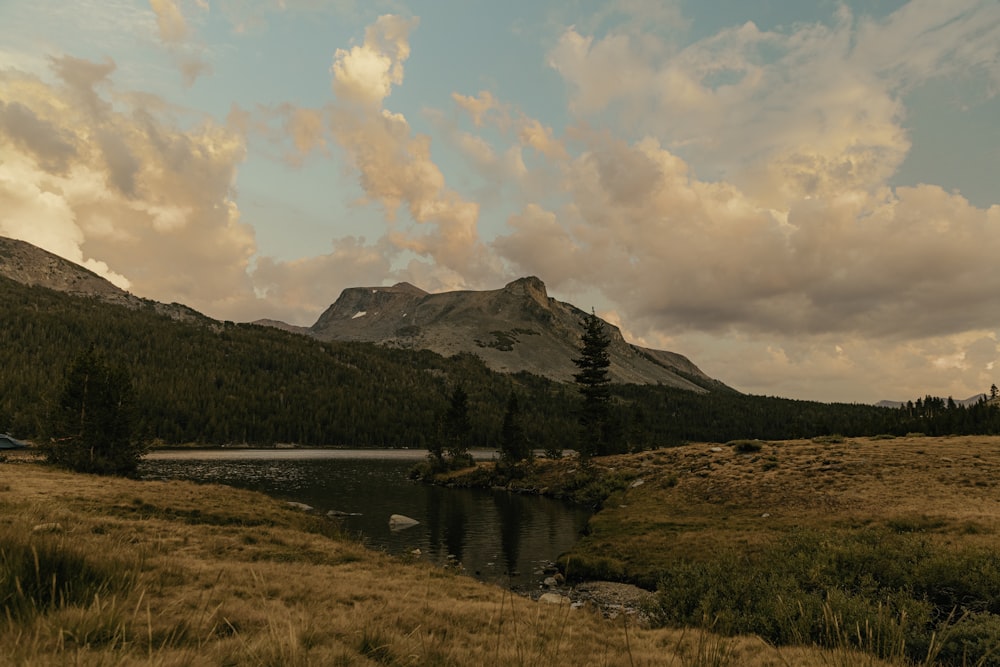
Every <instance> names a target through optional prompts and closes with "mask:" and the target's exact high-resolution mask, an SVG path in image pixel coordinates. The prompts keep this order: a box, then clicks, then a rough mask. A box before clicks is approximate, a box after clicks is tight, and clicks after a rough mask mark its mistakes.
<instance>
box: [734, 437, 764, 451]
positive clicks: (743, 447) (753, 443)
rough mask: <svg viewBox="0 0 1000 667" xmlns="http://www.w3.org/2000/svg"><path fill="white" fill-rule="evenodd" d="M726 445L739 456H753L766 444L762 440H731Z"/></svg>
mask: <svg viewBox="0 0 1000 667" xmlns="http://www.w3.org/2000/svg"><path fill="white" fill-rule="evenodd" d="M726 445H727V446H729V447H732V448H733V451H735V452H737V453H739V454H753V453H754V452H759V451H760V450H761V449H763V448H764V443H763V442H761V441H760V440H730V441H729V442H727V443H726Z"/></svg>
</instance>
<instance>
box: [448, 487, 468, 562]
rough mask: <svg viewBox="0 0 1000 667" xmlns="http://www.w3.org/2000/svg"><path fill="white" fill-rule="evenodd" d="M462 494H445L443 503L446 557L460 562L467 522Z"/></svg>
mask: <svg viewBox="0 0 1000 667" xmlns="http://www.w3.org/2000/svg"><path fill="white" fill-rule="evenodd" d="M463 496H464V494H458V493H449V494H445V496H444V497H445V503H444V516H445V524H444V543H445V545H446V546H447V547H448V555H450V556H454V557H455V558H456V559H457V560H458V562H459V563H461V562H462V553H463V550H464V547H465V533H466V527H467V525H468V520H467V517H466V511H465V509H466V508H465V498H464V497H463Z"/></svg>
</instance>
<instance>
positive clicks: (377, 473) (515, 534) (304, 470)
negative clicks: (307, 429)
mask: <svg viewBox="0 0 1000 667" xmlns="http://www.w3.org/2000/svg"><path fill="white" fill-rule="evenodd" d="M475 454H476V455H477V457H478V458H486V459H488V458H490V457H491V456H492V452H476V453H475ZM425 456H426V452H423V451H420V450H297V449H290V450H281V449H277V450H275V449H268V450H246V449H232V450H202V451H197V450H195V451H159V452H153V453H151V454H150V455H148V456H147V457H146V458H145V459H144V461H143V462H142V464H141V466H140V474H141V475H142V476H143V477H145V478H147V479H185V480H193V481H197V482H213V483H220V484H228V485H231V486H236V487H241V488H245V489H252V490H254V491H261V492H264V493H267V494H269V495H271V496H275V497H277V498H281V499H284V500H291V501H295V502H300V503H305V504H307V505H311V506H312V507H314V508H316V510H318V511H319V512H321V513H324V514H325V513H326V512H329V511H336V512H346V513H349V514H352V515H353V516H346V517H343V518H341V519H340V520H341V521H343V524H344V526H345V527H346V529H347V530H348V531H349V532H351V533H353V534H358V535H361V536H362V537H363V539H364V540H365V542H366V544H367V545H368V546H370V547H372V548H375V549H383V550H385V551H387V552H389V553H391V554H395V555H401V554H408V553H411V552H412V551H414V550H415V549H419V550H420V552H421V556H420V557H421V558H427V559H430V560H432V561H434V562H436V563H439V564H442V565H444V564H447V563H448V562H449V556H450V557H452V558H451V559H450V560H451V561H457V562H459V563H461V564H462V566H463V568H464V570H465V572H467V573H468V574H471V575H473V576H475V577H477V578H479V579H482V580H484V581H491V582H496V583H500V584H503V585H507V586H511V587H514V588H527V587H533V586H535V585H537V584H538V583H540V582H541V580H542V578H543V577H542V574H541V569H542V567H544V566H545V564H547V563H549V562H551V561H553V560H555V559H556V557H557V556H559V554H561V553H563V552H565V551H567V550H569V548H570V547H572V546H573V544H574V543H575V542H576V540H577V538H578V537H579V535H580V533H581V531H582V530H583V529H584V527H585V526H586V523H587V519H588V518H589V516H590V512H589V511H588V510H586V509H583V508H580V507H574V506H572V505H569V504H567V503H563V502H561V501H557V500H552V499H549V498H539V497H537V496H524V495H517V494H511V493H507V492H505V491H489V490H481V489H446V488H441V487H437V486H430V485H426V484H421V483H418V482H412V481H410V480H408V479H407V477H406V475H407V472H408V471H409V470H410V468H412V467H413V465H414V464H415V463H417V462H418V461H420V460H423V458H424V457H425ZM392 514H404V515H406V516H408V517H412V518H414V519H416V520H417V521H419V522H420V523H419V524H418V525H416V526H413V527H412V528H407V529H405V530H398V531H393V530H390V528H389V516H390V515H392Z"/></svg>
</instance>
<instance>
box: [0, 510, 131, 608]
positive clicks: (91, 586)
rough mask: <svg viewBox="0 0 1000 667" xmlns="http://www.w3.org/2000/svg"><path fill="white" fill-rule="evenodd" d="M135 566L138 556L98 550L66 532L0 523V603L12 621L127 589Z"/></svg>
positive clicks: (76, 604)
mask: <svg viewBox="0 0 1000 667" xmlns="http://www.w3.org/2000/svg"><path fill="white" fill-rule="evenodd" d="M137 569H138V561H137V559H136V558H135V557H134V556H132V557H128V556H123V555H122V554H121V553H104V554H94V553H93V552H92V551H88V549H87V548H85V547H81V546H80V545H78V544H76V543H74V542H73V540H72V538H70V537H68V536H66V535H62V534H57V535H52V534H33V533H27V534H25V533H23V532H21V531H19V530H16V529H15V528H14V527H11V526H3V527H0V605H2V607H3V609H4V611H5V613H6V615H7V616H8V618H9V619H16V620H24V619H29V618H31V617H33V616H36V615H38V614H40V613H45V612H48V611H51V610H53V609H65V608H67V607H72V606H79V605H88V604H90V603H91V602H92V601H94V600H95V599H99V598H101V597H104V598H105V599H107V598H109V597H113V596H115V595H118V594H122V593H126V592H128V591H129V590H130V589H131V587H132V586H133V584H134V583H135V578H136V575H137Z"/></svg>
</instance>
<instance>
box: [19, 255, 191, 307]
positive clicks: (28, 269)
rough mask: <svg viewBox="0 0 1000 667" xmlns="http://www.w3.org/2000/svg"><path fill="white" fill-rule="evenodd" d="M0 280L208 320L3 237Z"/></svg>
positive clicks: (120, 304) (176, 305) (57, 257)
mask: <svg viewBox="0 0 1000 667" xmlns="http://www.w3.org/2000/svg"><path fill="white" fill-rule="evenodd" d="M0 276H3V277H5V278H10V279H11V280H13V281H15V282H18V283H21V284H22V285H27V286H29V287H46V288H48V289H51V290H55V291H57V292H65V293H66V294H71V295H73V296H85V297H92V298H95V299H99V300H101V301H103V302H105V303H110V304H115V305H118V306H125V307H126V308H131V309H132V310H139V309H147V310H152V311H154V312H157V313H159V314H161V315H167V316H169V317H171V318H173V319H175V320H188V321H193V320H207V319H208V318H206V317H205V316H204V315H202V314H201V313H199V312H197V311H196V310H194V309H193V308H189V307H187V306H184V305H181V304H179V303H171V304H165V303H160V302H158V301H152V300H150V299H143V298H140V297H137V296H135V295H134V294H130V293H129V292H126V291H125V290H123V289H121V288H119V287H116V286H115V285H113V284H111V283H110V282H109V281H107V280H106V279H104V278H102V277H101V276H99V275H97V274H96V273H94V272H93V271H91V270H89V269H85V268H83V267H82V266H80V265H79V264H75V263H73V262H71V261H69V260H68V259H63V258H62V257H60V256H58V255H54V254H52V253H51V252H48V251H47V250H42V249H41V248H39V247H37V246H34V245H32V244H30V243H28V242H26V241H19V240H17V239H11V238H7V237H4V236H0Z"/></svg>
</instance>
